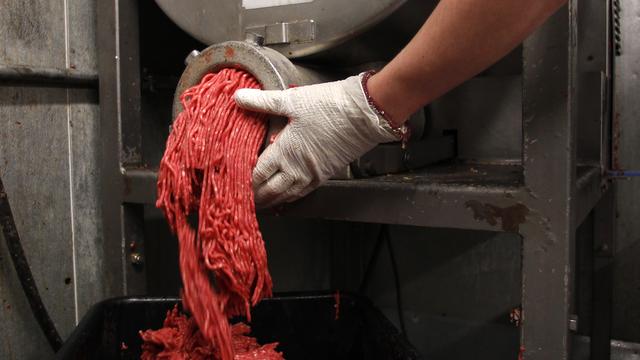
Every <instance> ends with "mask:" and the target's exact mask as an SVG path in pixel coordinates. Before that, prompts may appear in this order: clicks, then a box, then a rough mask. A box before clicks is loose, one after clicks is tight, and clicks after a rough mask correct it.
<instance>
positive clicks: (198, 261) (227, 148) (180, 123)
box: [141, 68, 283, 360]
mask: <svg viewBox="0 0 640 360" xmlns="http://www.w3.org/2000/svg"><path fill="white" fill-rule="evenodd" d="M240 88H260V85H259V83H258V82H257V80H256V79H255V78H254V77H253V76H251V75H250V74H249V73H247V72H245V71H242V70H238V69H230V68H227V69H222V70H220V71H219V72H217V73H211V74H207V75H205V76H204V78H203V79H202V81H201V82H200V83H199V84H198V85H196V86H193V87H191V88H189V89H188V90H186V91H185V92H184V93H183V94H182V96H181V102H182V106H183V109H184V110H183V111H182V112H181V113H180V115H178V117H177V119H176V120H175V122H174V124H173V129H172V131H171V134H170V135H169V139H168V140H167V148H166V150H165V153H164V156H163V158H162V161H161V163H160V169H159V172H158V199H157V202H156V206H157V207H158V208H160V209H162V211H163V212H164V214H165V217H166V218H167V221H168V222H169V225H170V227H171V229H172V231H173V232H174V233H176V234H177V236H178V241H179V248H180V271H181V275H182V283H183V290H182V304H183V307H184V310H185V311H188V312H189V313H190V314H191V317H190V318H187V317H186V316H184V315H180V314H179V312H178V310H177V309H174V310H173V311H171V312H169V313H168V314H167V318H166V319H165V323H164V327H163V328H162V329H159V330H147V331H144V332H141V336H142V338H143V340H144V345H143V351H144V354H143V357H142V358H143V359H205V358H206V359H211V358H215V359H222V360H231V359H236V360H241V359H265V360H268V359H283V357H282V354H281V353H279V352H277V351H276V350H275V348H276V346H277V344H267V345H264V346H260V345H259V344H258V343H257V341H256V340H255V339H253V338H251V337H249V336H247V335H248V333H249V332H250V328H249V327H248V326H247V325H244V324H236V325H233V326H231V325H230V323H229V321H228V319H229V318H231V317H234V316H244V317H246V318H247V320H248V321H249V322H250V321H251V313H250V310H251V307H253V306H255V305H256V304H257V303H258V302H259V301H260V300H261V299H262V298H264V297H269V296H271V288H272V281H271V276H270V274H269V270H268V268H267V254H266V251H265V248H264V242H263V240H262V235H261V233H260V230H259V229H258V222H257V219H256V214H255V206H254V201H253V191H252V187H251V173H252V170H253V168H254V166H255V164H256V161H257V157H258V152H259V150H260V147H261V145H262V142H263V140H264V137H265V133H266V126H267V123H266V121H265V116H264V115H263V114H258V113H254V112H249V111H245V110H242V109H240V108H239V107H237V106H236V104H235V101H234V100H233V94H234V92H235V91H236V90H237V89H240ZM195 215H197V219H198V220H197V221H194V220H193V218H195V217H196V216H195ZM195 222H197V224H195ZM196 227H197V228H196Z"/></svg>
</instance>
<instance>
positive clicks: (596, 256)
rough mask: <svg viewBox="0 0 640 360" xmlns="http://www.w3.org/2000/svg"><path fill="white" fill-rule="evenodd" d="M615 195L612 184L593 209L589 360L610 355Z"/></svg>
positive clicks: (606, 357) (603, 358) (606, 359)
mask: <svg viewBox="0 0 640 360" xmlns="http://www.w3.org/2000/svg"><path fill="white" fill-rule="evenodd" d="M615 193H616V192H615V189H614V185H612V186H611V188H610V189H609V191H607V192H606V193H605V194H604V196H603V198H602V199H600V202H599V203H598V205H597V206H596V207H595V209H594V210H593V216H594V224H593V231H594V249H593V251H594V253H593V266H594V272H593V307H592V311H593V312H592V315H591V319H592V326H591V359H592V360H608V359H609V358H610V356H611V312H612V308H611V296H612V291H613V254H614V249H615V243H614V242H615V216H616V208H615V202H616V201H615V199H616V195H615Z"/></svg>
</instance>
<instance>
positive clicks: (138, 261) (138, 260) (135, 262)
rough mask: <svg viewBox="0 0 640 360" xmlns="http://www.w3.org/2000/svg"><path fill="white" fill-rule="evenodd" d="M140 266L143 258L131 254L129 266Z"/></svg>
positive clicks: (139, 255)
mask: <svg viewBox="0 0 640 360" xmlns="http://www.w3.org/2000/svg"><path fill="white" fill-rule="evenodd" d="M142 264H144V258H143V257H142V255H141V254H140V253H137V252H133V253H131V265H134V266H142Z"/></svg>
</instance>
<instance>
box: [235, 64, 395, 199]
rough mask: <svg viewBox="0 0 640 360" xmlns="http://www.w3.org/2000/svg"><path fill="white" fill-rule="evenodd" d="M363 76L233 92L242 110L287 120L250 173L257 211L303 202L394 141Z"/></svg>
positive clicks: (393, 136)
mask: <svg viewBox="0 0 640 360" xmlns="http://www.w3.org/2000/svg"><path fill="white" fill-rule="evenodd" d="M362 76H363V75H362V74H360V75H358V76H352V77H349V78H347V79H345V80H342V81H335V82H330V83H324V84H317V85H310V86H302V87H296V88H291V89H287V90H282V91H263V90H257V89H240V90H238V91H236V93H235V96H234V97H235V100H236V103H237V104H238V105H239V106H240V107H242V108H245V109H248V110H253V111H258V112H266V113H270V114H275V115H282V116H286V117H288V118H289V124H288V125H287V126H286V127H285V128H284V129H283V130H282V132H281V133H280V134H279V135H278V136H277V138H276V140H275V141H274V143H273V144H271V145H269V146H268V147H267V148H266V149H265V151H264V152H263V153H262V155H261V156H260V158H259V159H258V163H257V165H256V168H255V169H254V171H253V189H254V195H255V202H256V205H257V206H258V207H269V206H272V205H275V204H278V203H282V202H291V201H294V200H296V199H298V198H300V197H302V196H305V195H307V194H308V193H309V192H311V191H312V190H313V189H315V188H316V187H318V186H319V185H320V184H322V183H323V182H324V181H326V180H327V179H328V178H329V177H331V176H332V175H334V174H335V173H337V172H338V170H340V169H341V168H343V167H344V166H346V165H347V164H349V163H350V162H352V161H353V160H355V159H357V158H358V157H360V156H361V155H363V154H364V153H366V152H367V151H369V150H371V149H372V148H373V147H374V146H376V145H377V144H379V143H382V142H390V141H395V140H398V137H397V135H396V134H395V133H394V132H393V130H392V129H391V127H390V126H389V124H388V122H387V121H386V120H385V119H384V118H382V117H381V116H379V115H378V114H377V113H376V111H375V110H374V109H373V108H371V106H370V105H369V102H368V101H367V98H366V96H365V93H364V90H363V88H362V82H361V77H362Z"/></svg>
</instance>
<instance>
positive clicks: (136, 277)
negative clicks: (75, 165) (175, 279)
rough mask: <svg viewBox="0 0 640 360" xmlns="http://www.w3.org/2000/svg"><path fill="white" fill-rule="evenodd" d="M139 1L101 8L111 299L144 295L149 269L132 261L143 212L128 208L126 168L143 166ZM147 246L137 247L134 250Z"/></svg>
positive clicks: (100, 5) (105, 220)
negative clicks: (132, 249) (138, 220)
mask: <svg viewBox="0 0 640 360" xmlns="http://www.w3.org/2000/svg"><path fill="white" fill-rule="evenodd" d="M137 10H138V3H137V2H136V1H120V0H115V1H99V2H98V4H97V41H98V46H99V47H100V53H99V56H98V76H99V82H100V139H101V141H102V152H101V155H102V157H101V169H100V171H101V173H100V176H101V179H102V184H103V185H102V193H101V205H102V217H103V218H102V220H103V222H102V223H103V224H104V226H103V229H104V237H103V239H104V245H103V246H104V249H105V251H104V254H105V269H106V272H107V273H106V274H105V278H106V285H105V287H106V289H105V294H106V295H107V296H115V295H125V294H132V293H143V292H144V281H143V280H144V276H143V275H140V274H138V273H140V272H141V271H142V270H143V267H141V266H139V265H136V266H134V265H132V264H131V261H130V259H129V257H130V254H129V252H128V251H129V248H130V245H131V241H139V240H140V239H142V235H141V233H140V234H139V235H138V234H134V233H133V232H139V231H140V230H141V227H140V226H135V224H136V223H137V221H136V220H135V219H133V218H131V217H132V216H140V215H141V212H140V211H135V210H132V209H130V208H128V206H129V205H125V204H123V197H124V193H125V190H126V188H127V184H126V182H125V181H124V180H123V172H124V171H123V168H125V167H127V166H139V165H140V164H141V163H142V159H141V155H140V154H141V151H140V145H141V141H140V132H141V131H140V128H141V122H140V61H139V44H138V42H139V38H138V11H137ZM136 247H137V248H141V246H138V245H134V248H136Z"/></svg>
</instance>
